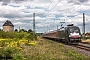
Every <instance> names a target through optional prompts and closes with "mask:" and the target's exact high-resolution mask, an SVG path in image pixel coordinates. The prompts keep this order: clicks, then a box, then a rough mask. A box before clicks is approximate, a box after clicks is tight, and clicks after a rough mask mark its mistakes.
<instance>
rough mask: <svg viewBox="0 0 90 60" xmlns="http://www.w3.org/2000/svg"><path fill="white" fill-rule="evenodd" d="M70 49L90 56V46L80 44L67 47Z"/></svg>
mask: <svg viewBox="0 0 90 60" xmlns="http://www.w3.org/2000/svg"><path fill="white" fill-rule="evenodd" d="M65 46H66V47H68V48H72V49H74V50H75V51H76V52H79V53H82V54H84V55H86V56H90V44H84V43H79V44H78V45H65Z"/></svg>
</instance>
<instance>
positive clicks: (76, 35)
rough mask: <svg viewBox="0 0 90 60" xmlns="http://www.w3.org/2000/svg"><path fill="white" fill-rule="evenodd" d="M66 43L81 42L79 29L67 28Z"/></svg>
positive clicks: (74, 27)
mask: <svg viewBox="0 0 90 60" xmlns="http://www.w3.org/2000/svg"><path fill="white" fill-rule="evenodd" d="M68 41H69V42H70V43H79V42H81V33H80V29H79V27H76V26H69V27H68Z"/></svg>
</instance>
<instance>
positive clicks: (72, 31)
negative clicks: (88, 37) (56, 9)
mask: <svg viewBox="0 0 90 60" xmlns="http://www.w3.org/2000/svg"><path fill="white" fill-rule="evenodd" d="M69 31H70V33H79V28H76V27H72V28H69Z"/></svg>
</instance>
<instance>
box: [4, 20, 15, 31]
mask: <svg viewBox="0 0 90 60" xmlns="http://www.w3.org/2000/svg"><path fill="white" fill-rule="evenodd" d="M3 31H5V32H13V31H14V25H13V24H12V23H11V22H10V21H9V20H7V21H6V22H5V23H4V24H3Z"/></svg>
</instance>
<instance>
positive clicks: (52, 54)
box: [0, 31, 90, 60]
mask: <svg viewBox="0 0 90 60" xmlns="http://www.w3.org/2000/svg"><path fill="white" fill-rule="evenodd" d="M2 57H12V58H13V60H90V57H87V56H84V55H82V54H80V53H77V52H75V51H74V50H73V49H70V48H67V47H65V46H64V45H63V44H61V43H58V42H55V41H52V40H47V39H43V38H41V37H40V36H37V35H36V36H35V38H34V39H33V32H30V33H27V32H3V31H1V32H0V60H4V59H1V58H2Z"/></svg>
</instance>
